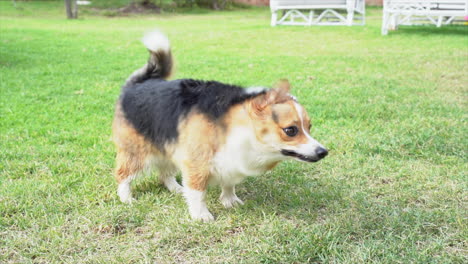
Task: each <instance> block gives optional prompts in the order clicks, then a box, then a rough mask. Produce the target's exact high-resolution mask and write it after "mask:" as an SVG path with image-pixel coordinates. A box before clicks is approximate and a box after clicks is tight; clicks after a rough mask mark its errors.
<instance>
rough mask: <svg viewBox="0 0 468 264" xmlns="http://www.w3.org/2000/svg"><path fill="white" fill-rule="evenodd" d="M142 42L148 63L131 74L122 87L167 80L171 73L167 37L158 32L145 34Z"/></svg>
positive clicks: (171, 62)
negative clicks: (146, 50)
mask: <svg viewBox="0 0 468 264" xmlns="http://www.w3.org/2000/svg"><path fill="white" fill-rule="evenodd" d="M142 42H143V44H144V45H145V46H146V48H147V49H148V50H149V52H150V57H149V59H148V63H146V65H145V66H143V67H142V68H140V69H138V70H136V71H135V72H134V73H132V75H130V77H128V79H127V82H126V83H125V85H124V87H130V86H132V85H133V84H135V83H139V82H143V81H145V80H148V79H167V78H169V76H170V75H171V73H172V65H173V60H172V53H171V46H170V44H169V40H168V39H167V37H166V36H165V35H164V34H163V33H161V32H159V31H153V32H150V33H147V34H146V35H145V36H144V37H143V39H142Z"/></svg>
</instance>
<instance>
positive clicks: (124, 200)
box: [120, 196, 135, 204]
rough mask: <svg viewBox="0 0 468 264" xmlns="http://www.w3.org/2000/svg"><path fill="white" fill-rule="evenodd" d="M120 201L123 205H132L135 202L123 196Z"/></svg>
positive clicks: (130, 197) (129, 197)
mask: <svg viewBox="0 0 468 264" xmlns="http://www.w3.org/2000/svg"><path fill="white" fill-rule="evenodd" d="M120 201H121V202H122V203H125V204H132V203H133V202H134V201H135V199H134V198H132V196H125V197H122V196H121V197H120Z"/></svg>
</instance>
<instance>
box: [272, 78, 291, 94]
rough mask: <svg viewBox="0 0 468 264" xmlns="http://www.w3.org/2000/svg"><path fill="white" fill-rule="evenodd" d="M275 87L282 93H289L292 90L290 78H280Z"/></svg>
mask: <svg viewBox="0 0 468 264" xmlns="http://www.w3.org/2000/svg"><path fill="white" fill-rule="evenodd" d="M273 87H274V88H275V90H277V91H278V92H279V93H281V94H288V93H289V91H290V90H291V85H290V84H289V81H288V79H281V80H279V81H278V82H277V83H276V84H275V85H274V86H273Z"/></svg>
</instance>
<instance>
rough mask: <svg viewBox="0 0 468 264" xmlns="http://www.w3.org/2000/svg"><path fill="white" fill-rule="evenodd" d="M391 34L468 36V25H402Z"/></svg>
mask: <svg viewBox="0 0 468 264" xmlns="http://www.w3.org/2000/svg"><path fill="white" fill-rule="evenodd" d="M389 34H391V35H420V36H426V35H460V36H466V34H468V26H463V25H452V26H442V27H440V28H438V27H436V26H433V25H420V26H400V27H398V30H395V31H391V32H390V33H389Z"/></svg>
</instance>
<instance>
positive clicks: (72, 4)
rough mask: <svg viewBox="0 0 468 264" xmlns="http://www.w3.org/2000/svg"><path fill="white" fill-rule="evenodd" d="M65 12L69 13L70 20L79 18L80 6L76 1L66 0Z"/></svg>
mask: <svg viewBox="0 0 468 264" xmlns="http://www.w3.org/2000/svg"><path fill="white" fill-rule="evenodd" d="M65 10H66V11H67V18H68V19H76V18H78V5H77V4H76V0H65Z"/></svg>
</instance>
